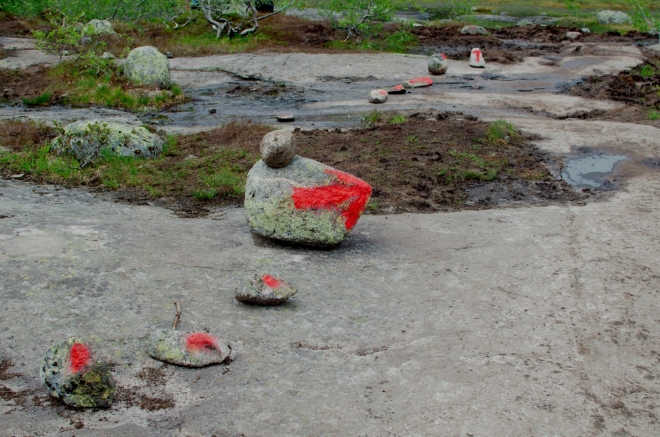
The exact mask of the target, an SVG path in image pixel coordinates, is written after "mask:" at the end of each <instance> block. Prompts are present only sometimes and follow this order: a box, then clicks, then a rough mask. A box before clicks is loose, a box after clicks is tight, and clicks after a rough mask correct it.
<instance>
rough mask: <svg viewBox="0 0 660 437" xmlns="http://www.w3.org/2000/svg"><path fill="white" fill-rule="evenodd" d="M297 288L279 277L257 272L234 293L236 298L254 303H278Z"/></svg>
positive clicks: (294, 292) (291, 294)
mask: <svg viewBox="0 0 660 437" xmlns="http://www.w3.org/2000/svg"><path fill="white" fill-rule="evenodd" d="M297 292H298V290H296V289H295V288H293V287H291V286H290V285H289V284H287V283H286V282H284V281H283V280H282V279H280V278H276V277H274V276H272V275H268V274H265V275H262V274H259V275H257V276H255V277H254V279H251V280H249V281H248V282H247V284H245V287H243V289H241V290H240V291H239V292H238V293H236V300H237V301H240V302H243V303H250V304H255V305H270V306H274V305H280V304H282V303H284V302H285V301H286V300H287V299H288V298H290V297H291V296H293V295H294V294H296V293H297Z"/></svg>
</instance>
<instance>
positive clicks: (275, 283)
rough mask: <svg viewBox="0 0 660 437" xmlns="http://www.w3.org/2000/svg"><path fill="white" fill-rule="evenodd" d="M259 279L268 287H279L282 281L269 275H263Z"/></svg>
mask: <svg viewBox="0 0 660 437" xmlns="http://www.w3.org/2000/svg"><path fill="white" fill-rule="evenodd" d="M261 280H262V281H264V284H266V285H267V286H269V287H270V288H280V287H281V286H282V281H280V280H279V279H277V278H275V277H273V276H270V275H263V276H262V277H261Z"/></svg>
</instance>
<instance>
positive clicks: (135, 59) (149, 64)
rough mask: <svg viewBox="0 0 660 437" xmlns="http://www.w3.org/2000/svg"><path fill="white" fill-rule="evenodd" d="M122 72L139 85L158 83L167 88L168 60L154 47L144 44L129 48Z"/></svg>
mask: <svg viewBox="0 0 660 437" xmlns="http://www.w3.org/2000/svg"><path fill="white" fill-rule="evenodd" d="M124 74H125V75H126V77H128V78H129V79H130V80H132V81H133V82H135V83H138V84H140V85H158V86H159V87H160V88H169V87H170V86H171V85H172V79H171V77H170V62H169V61H168V60H167V56H165V55H164V54H162V53H161V52H159V51H158V49H157V48H155V47H150V46H144V47H138V48H136V49H133V50H131V52H130V53H129V54H128V56H127V57H126V61H124Z"/></svg>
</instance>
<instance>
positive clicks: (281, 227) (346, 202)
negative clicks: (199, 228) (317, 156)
mask: <svg viewBox="0 0 660 437" xmlns="http://www.w3.org/2000/svg"><path fill="white" fill-rule="evenodd" d="M370 196H371V187H370V186H369V184H367V183H366V182H364V181H362V180H360V179H358V178H356V177H354V176H352V175H350V174H348V173H344V172H342V171H339V170H336V169H334V168H332V167H329V166H327V165H324V164H321V163H320V162H317V161H314V160H311V159H307V158H302V157H299V156H296V157H295V158H294V159H293V161H291V163H290V164H289V165H288V166H286V167H284V168H281V169H272V168H270V167H268V166H267V165H266V164H265V163H264V162H263V161H259V162H257V163H256V164H255V165H254V167H253V168H252V169H251V170H250V172H249V173H248V179H247V184H246V186H245V212H246V216H247V220H248V224H249V226H250V230H251V231H252V232H253V233H254V234H256V235H259V236H262V237H267V238H272V239H275V240H281V241H286V242H289V243H295V244H306V245H312V246H333V245H336V244H339V243H341V242H342V241H343V240H344V238H346V236H347V235H348V233H349V232H350V231H351V230H352V229H353V227H354V226H355V225H356V224H357V221H358V220H359V218H360V216H361V215H362V212H363V211H364V208H365V206H366V204H367V202H368V201H369V197H370Z"/></svg>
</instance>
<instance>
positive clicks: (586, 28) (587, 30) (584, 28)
mask: <svg viewBox="0 0 660 437" xmlns="http://www.w3.org/2000/svg"><path fill="white" fill-rule="evenodd" d="M580 32H582V33H583V34H585V35H589V34H590V33H591V30H589V28H588V27H583V28H582V29H580Z"/></svg>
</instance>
